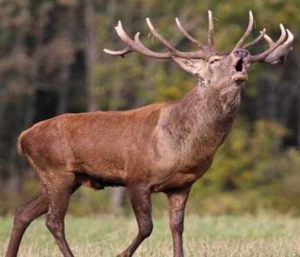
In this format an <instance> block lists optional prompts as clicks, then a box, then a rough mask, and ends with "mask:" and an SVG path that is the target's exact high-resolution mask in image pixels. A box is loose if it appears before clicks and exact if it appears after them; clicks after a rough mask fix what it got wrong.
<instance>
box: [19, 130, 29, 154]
mask: <svg viewBox="0 0 300 257" xmlns="http://www.w3.org/2000/svg"><path fill="white" fill-rule="evenodd" d="M26 132H27V131H26V130H25V131H23V132H22V133H21V134H20V135H19V137H18V140H17V150H18V154H19V155H21V156H22V155H24V154H25V151H24V146H23V138H24V136H25V134H26Z"/></svg>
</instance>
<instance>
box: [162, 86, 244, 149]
mask: <svg viewBox="0 0 300 257" xmlns="http://www.w3.org/2000/svg"><path fill="white" fill-rule="evenodd" d="M240 94H241V88H240V87H238V86H236V85H232V86H230V87H228V86H222V85H221V86H220V87H203V86H198V87H196V88H195V89H193V90H192V91H190V92H189V93H188V94H187V95H186V96H185V97H184V98H183V99H182V100H181V101H179V102H177V103H176V104H174V105H172V106H171V107H170V109H169V111H168V113H167V115H165V117H164V119H163V120H162V123H161V124H162V129H163V130H164V133H166V134H167V136H168V137H169V138H170V141H171V142H172V145H173V147H176V148H177V147H178V148H180V149H181V150H183V152H185V150H186V153H191V152H193V151H194V152H195V155H197V154H198V155H199V151H202V150H205V149H206V150H207V153H210V152H214V151H215V150H216V149H217V148H218V146H219V145H220V144H221V143H222V142H223V141H224V139H225V137H226V136H227V134H228V133H229V130H230V128H231V126H232V123H233V121H234V119H235V117H236V113H237V109H238V107H239V104H240ZM208 148H209V149H208ZM201 149H202V150H201ZM191 150H193V151H191ZM181 152H182V151H181Z"/></svg>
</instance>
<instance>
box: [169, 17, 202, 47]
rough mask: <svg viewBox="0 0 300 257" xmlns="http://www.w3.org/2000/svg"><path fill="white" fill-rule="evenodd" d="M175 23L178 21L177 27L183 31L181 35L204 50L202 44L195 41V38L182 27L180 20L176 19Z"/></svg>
mask: <svg viewBox="0 0 300 257" xmlns="http://www.w3.org/2000/svg"><path fill="white" fill-rule="evenodd" d="M175 21H176V25H177V27H178V28H179V30H180V31H181V33H182V34H183V35H184V36H185V37H186V38H187V39H188V40H190V41H191V42H192V43H193V44H195V45H196V46H198V47H199V48H202V44H201V43H200V42H199V41H198V40H197V39H195V38H194V37H192V36H191V35H190V34H189V33H188V32H187V31H186V30H185V29H184V28H183V26H182V25H181V23H180V21H179V19H178V18H177V17H176V18H175Z"/></svg>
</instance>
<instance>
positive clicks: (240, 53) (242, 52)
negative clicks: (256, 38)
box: [233, 49, 249, 59]
mask: <svg viewBox="0 0 300 257" xmlns="http://www.w3.org/2000/svg"><path fill="white" fill-rule="evenodd" d="M233 54H234V56H235V57H237V58H241V59H244V58H246V57H247V56H248V55H249V52H248V50H246V49H237V50H235V51H234V52H233Z"/></svg>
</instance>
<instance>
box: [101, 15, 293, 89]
mask: <svg viewBox="0 0 300 257" xmlns="http://www.w3.org/2000/svg"><path fill="white" fill-rule="evenodd" d="M146 23H147V25H148V27H149V29H150V32H151V34H152V35H153V37H154V38H156V39H157V40H158V41H160V42H161V43H162V44H163V45H164V46H165V47H166V48H167V50H168V51H167V52H154V51H152V50H150V49H149V48H147V47H146V46H145V45H144V44H143V43H142V42H141V40H140V33H139V32H138V33H136V35H135V37H134V39H131V38H130V37H129V36H128V34H127V33H126V32H125V31H124V29H123V26H122V23H121V21H119V23H118V25H117V26H116V27H115V30H116V32H117V34H118V35H119V37H120V39H121V40H122V41H123V42H124V43H125V44H127V47H125V48H124V49H121V50H119V51H112V50H108V49H104V52H106V53H108V54H111V55H119V56H122V57H124V56H125V55H126V54H128V53H131V52H134V51H135V52H138V53H140V54H143V55H145V56H148V57H152V58H158V59H172V60H174V61H175V62H176V63H178V64H179V66H180V67H181V68H182V69H184V70H185V71H187V72H189V73H192V74H194V75H197V76H198V77H199V79H200V83H199V84H200V85H204V86H218V85H223V84H224V83H226V84H227V85H228V83H230V84H235V85H240V84H241V83H242V82H244V81H245V80H247V77H248V69H249V67H250V65H251V64H252V63H254V62H266V63H270V64H276V63H279V62H282V60H284V59H285V57H286V55H287V54H288V53H289V52H290V51H291V50H292V42H293V40H294V36H293V34H292V33H291V32H290V31H289V30H288V29H285V28H284V26H283V25H282V24H280V30H281V35H280V37H279V39H278V40H277V41H276V42H274V41H273V40H272V39H271V38H270V37H269V36H268V35H267V34H266V29H263V30H262V31H260V35H258V37H256V38H255V39H254V40H253V41H251V42H250V43H247V44H246V43H245V42H246V39H247V38H248V36H249V35H250V33H251V31H252V29H253V25H254V19H253V14H252V12H251V11H249V24H248V27H247V29H246V31H245V33H244V35H243V36H242V38H241V39H240V40H239V41H238V43H237V44H236V45H235V47H234V48H233V50H232V51H231V52H230V53H219V52H217V51H216V49H215V47H214V23H213V16H212V12H211V11H208V23H209V25H208V27H209V28H208V43H207V44H206V45H204V44H202V43H200V42H199V41H198V40H196V39H195V38H194V37H192V36H191V35H190V34H189V33H188V32H187V31H186V30H185V29H184V28H183V26H182V25H181V23H180V21H179V19H178V18H176V24H177V26H178V28H179V30H180V31H181V32H182V34H183V35H184V36H185V37H186V38H187V39H188V40H189V41H191V42H192V43H193V44H194V45H196V46H197V47H198V48H199V50H197V51H193V52H182V51H180V50H177V49H176V48H175V47H173V46H172V45H171V44H170V43H169V42H168V41H167V40H166V39H165V38H163V37H162V36H161V35H160V34H159V33H158V31H157V30H156V29H155V27H154V26H153V24H152V23H151V21H150V19H149V18H147V19H146ZM262 39H265V40H266V41H267V43H268V45H269V47H268V48H267V49H266V50H265V51H263V52H262V53H259V54H255V55H252V54H251V53H250V52H249V51H248V50H247V48H249V47H250V46H253V45H255V44H257V43H258V42H260V41H261V40H262Z"/></svg>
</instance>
